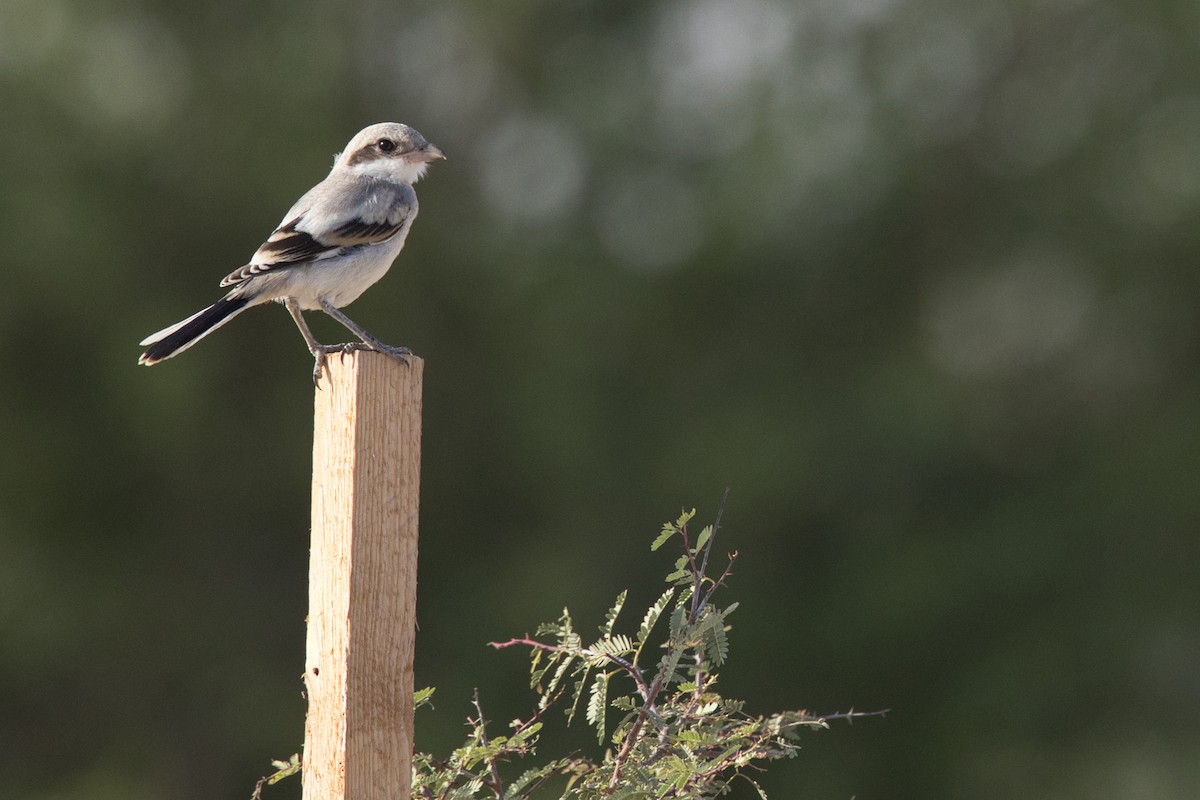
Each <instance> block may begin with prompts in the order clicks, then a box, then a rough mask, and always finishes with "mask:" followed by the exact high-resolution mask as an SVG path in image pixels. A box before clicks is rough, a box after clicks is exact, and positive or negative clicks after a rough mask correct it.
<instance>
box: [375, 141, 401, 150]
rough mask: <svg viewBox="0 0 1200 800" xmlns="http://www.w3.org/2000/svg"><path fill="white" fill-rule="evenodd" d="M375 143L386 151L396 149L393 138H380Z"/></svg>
mask: <svg viewBox="0 0 1200 800" xmlns="http://www.w3.org/2000/svg"><path fill="white" fill-rule="evenodd" d="M375 145H376V146H377V147H378V148H379V149H380V150H382V151H383V152H385V153H390V152H392V151H393V150H395V149H396V143H395V142H393V141H392V140H391V139H380V140H379V141H378V142H376V143H375Z"/></svg>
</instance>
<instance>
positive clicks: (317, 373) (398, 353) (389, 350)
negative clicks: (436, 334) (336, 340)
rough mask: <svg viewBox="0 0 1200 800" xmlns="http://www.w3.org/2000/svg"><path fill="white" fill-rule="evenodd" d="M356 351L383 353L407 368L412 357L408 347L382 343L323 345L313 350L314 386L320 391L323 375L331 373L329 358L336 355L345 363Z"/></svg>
mask: <svg viewBox="0 0 1200 800" xmlns="http://www.w3.org/2000/svg"><path fill="white" fill-rule="evenodd" d="M356 350H370V351H374V352H376V353H382V354H383V355H385V356H390V357H391V358H394V359H396V360H397V361H399V362H400V363H401V364H404V365H405V366H407V365H408V358H407V357H408V356H411V355H412V350H409V349H408V348H407V347H392V346H391V345H387V344H383V343H380V344H379V345H378V346H375V345H370V344H367V343H366V342H346V343H345V344H323V345H320V346H319V347H317V348H316V349H314V350H313V358H314V359H315V360H316V361H315V363H314V364H313V385H314V386H316V387H317V388H318V389H320V388H321V373H322V372H325V373H328V372H329V366H328V363H327V362H328V357H329V356H331V355H333V354H334V353H336V354H337V356H338V361H344V360H345V358H346V354H347V353H353V352H354V351H356Z"/></svg>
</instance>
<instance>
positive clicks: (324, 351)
mask: <svg viewBox="0 0 1200 800" xmlns="http://www.w3.org/2000/svg"><path fill="white" fill-rule="evenodd" d="M283 305H284V307H285V308H286V309H287V310H288V313H289V314H291V315H292V319H293V320H295V321H296V327H297V328H299V329H300V335H301V336H303V337H304V342H305V343H306V344H307V345H308V352H310V353H312V355H313V358H314V359H315V363H314V364H313V386H316V387H318V388H320V386H321V373H322V372H323V371H326V366H325V359H326V356H328V355H329V354H330V353H345V352H346V346H345V345H341V344H321V343H320V342H318V341H317V337H315V336H313V334H312V331H311V330H309V329H308V323H307V322H305V321H304V315H303V314H302V313H300V304H299V303H297V302H296V298H294V297H285V298H283Z"/></svg>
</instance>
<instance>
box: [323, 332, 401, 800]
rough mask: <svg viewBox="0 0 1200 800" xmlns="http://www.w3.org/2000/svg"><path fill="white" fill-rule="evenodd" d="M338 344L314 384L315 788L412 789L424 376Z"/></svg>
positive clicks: (348, 798) (390, 796)
mask: <svg viewBox="0 0 1200 800" xmlns="http://www.w3.org/2000/svg"><path fill="white" fill-rule="evenodd" d="M423 368H424V362H423V361H422V360H421V359H419V358H416V357H410V358H409V363H408V365H407V366H405V365H404V364H400V363H399V362H397V361H395V360H394V359H392V358H389V357H387V356H384V355H382V354H379V353H374V352H363V351H355V352H353V353H349V354H347V355H346V357H345V358H344V359H342V358H340V357H338V356H330V358H329V374H328V375H327V376H324V377H322V379H321V385H320V388H319V389H318V390H317V392H316V414H315V428H314V434H313V481H312V550H311V555H310V562H309V578H308V637H307V652H306V655H305V664H304V681H305V684H306V686H307V687H308V718H307V720H306V723H305V736H304V773H303V774H304V800H385V798H386V800H408V797H409V794H410V783H411V780H412V774H411V770H412V766H411V765H412V752H413V704H412V695H413V639H414V635H415V629H416V601H417V597H416V595H417V509H418V490H419V487H420V474H421V376H422V371H423Z"/></svg>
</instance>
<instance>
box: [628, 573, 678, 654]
mask: <svg viewBox="0 0 1200 800" xmlns="http://www.w3.org/2000/svg"><path fill="white" fill-rule="evenodd" d="M674 595H675V589H674V588H673V587H672V588H670V589H667V590H666V591H665V592H663V593H662V596H661V597H659V598H658V599H657V600H655V601H654V605H652V606H650V608H648V609H646V616H644V617H642V626H641V627H640V628H638V637H637V641H638V645H639V646H640V645H643V644H645V643H646V640H647V639H649V638H650V633H651V632H652V631H653V630H654V626H655V625H656V624H657V623H658V618H659V617H661V616H662V612H663V610H664V609H665V608H666V607H667V604H668V603H670V602H671V598H672V597H673V596H674Z"/></svg>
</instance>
